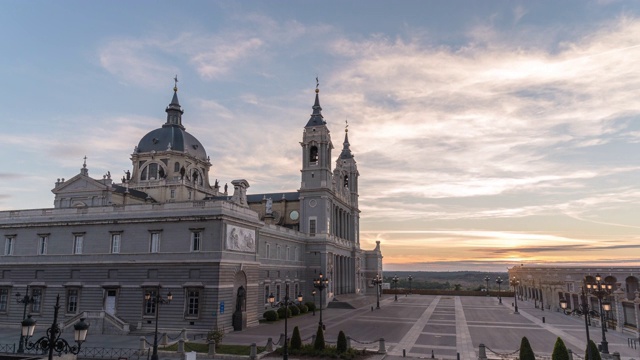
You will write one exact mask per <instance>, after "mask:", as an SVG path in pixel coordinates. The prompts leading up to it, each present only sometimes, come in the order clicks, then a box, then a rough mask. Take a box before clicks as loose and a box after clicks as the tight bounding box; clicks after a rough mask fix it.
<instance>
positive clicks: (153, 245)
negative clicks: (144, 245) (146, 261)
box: [149, 232, 160, 253]
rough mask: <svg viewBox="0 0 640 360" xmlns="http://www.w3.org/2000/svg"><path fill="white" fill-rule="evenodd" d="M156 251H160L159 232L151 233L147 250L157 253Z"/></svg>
mask: <svg viewBox="0 0 640 360" xmlns="http://www.w3.org/2000/svg"><path fill="white" fill-rule="evenodd" d="M158 251H160V233H157V232H156V233H151V240H150V242H149V252H152V253H157V252H158Z"/></svg>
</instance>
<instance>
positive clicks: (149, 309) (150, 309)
mask: <svg viewBox="0 0 640 360" xmlns="http://www.w3.org/2000/svg"><path fill="white" fill-rule="evenodd" d="M144 293H145V297H146V294H149V295H150V296H149V300H146V299H144V298H143V301H144V314H145V315H146V316H152V315H155V314H156V302H155V300H154V299H155V298H156V294H157V289H155V288H154V289H146V290H145V292H144Z"/></svg>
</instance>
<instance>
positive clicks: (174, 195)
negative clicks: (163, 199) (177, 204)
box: [171, 189, 176, 199]
mask: <svg viewBox="0 0 640 360" xmlns="http://www.w3.org/2000/svg"><path fill="white" fill-rule="evenodd" d="M171 198H172V199H175V198H176V189H171Z"/></svg>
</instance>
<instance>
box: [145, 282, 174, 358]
mask: <svg viewBox="0 0 640 360" xmlns="http://www.w3.org/2000/svg"><path fill="white" fill-rule="evenodd" d="M144 299H145V300H146V301H147V303H148V304H151V305H152V306H153V308H154V310H155V313H156V330H155V332H154V334H153V353H152V354H151V360H158V314H159V313H160V305H162V304H169V303H170V302H171V300H173V295H172V294H171V291H169V293H168V294H167V298H166V299H164V298H162V296H160V286H159V285H158V288H157V290H156V293H155V294H154V295H153V296H152V295H151V293H150V292H147V293H146V294H144Z"/></svg>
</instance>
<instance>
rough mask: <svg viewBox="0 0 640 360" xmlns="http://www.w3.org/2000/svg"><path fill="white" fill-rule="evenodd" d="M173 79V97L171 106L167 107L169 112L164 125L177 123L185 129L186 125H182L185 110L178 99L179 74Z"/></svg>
mask: <svg viewBox="0 0 640 360" xmlns="http://www.w3.org/2000/svg"><path fill="white" fill-rule="evenodd" d="M173 80H174V85H173V98H172V99H171V103H170V104H169V106H167V108H166V109H165V111H166V112H167V122H166V123H165V124H164V126H173V125H176V126H178V127H180V128H182V130H184V126H182V114H184V110H182V108H181V107H180V102H179V101H178V75H176V77H174V78H173Z"/></svg>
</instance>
